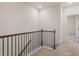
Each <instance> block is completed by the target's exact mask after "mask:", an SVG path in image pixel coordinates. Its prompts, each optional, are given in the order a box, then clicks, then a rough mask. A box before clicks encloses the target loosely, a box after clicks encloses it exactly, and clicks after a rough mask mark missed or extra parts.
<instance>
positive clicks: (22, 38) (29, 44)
mask: <svg viewBox="0 0 79 59" xmlns="http://www.w3.org/2000/svg"><path fill="white" fill-rule="evenodd" d="M44 32H47V33H54V39H52V40H53V44H52V46H53V49H56V46H55V30H54V31H45V30H43V29H42V30H41V31H33V32H26V33H18V34H11V35H3V36H0V42H1V45H0V46H1V51H2V53H1V52H0V55H2V56H22V55H23V56H24V55H30V54H31V53H32V51H33V49H34V48H38V47H39V46H44V40H43V35H44V34H43V33H44ZM37 36H38V37H37ZM39 36H40V37H39ZM36 37H37V38H36ZM36 43H37V44H36ZM38 43H39V44H38ZM36 45H37V47H36Z"/></svg>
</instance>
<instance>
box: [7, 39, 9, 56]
mask: <svg viewBox="0 0 79 59" xmlns="http://www.w3.org/2000/svg"><path fill="white" fill-rule="evenodd" d="M7 56H9V37H7Z"/></svg>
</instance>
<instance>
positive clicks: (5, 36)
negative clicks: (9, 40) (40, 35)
mask: <svg viewBox="0 0 79 59" xmlns="http://www.w3.org/2000/svg"><path fill="white" fill-rule="evenodd" d="M36 32H40V31H32V32H24V33H17V34H9V35H2V36H0V38H4V37H10V36H16V35H22V34H28V33H36Z"/></svg>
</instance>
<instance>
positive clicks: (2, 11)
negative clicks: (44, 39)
mask: <svg viewBox="0 0 79 59" xmlns="http://www.w3.org/2000/svg"><path fill="white" fill-rule="evenodd" d="M38 19H39V12H38V10H36V9H35V8H32V7H30V6H28V5H26V4H25V3H12V2H10V3H0V35H7V34H15V33H21V32H28V31H36V30H39V21H38ZM35 36H36V38H35V37H34V36H33V35H32V37H33V39H34V38H35V40H34V42H32V43H35V41H36V39H37V38H38V39H37V40H39V39H40V38H39V37H38V36H39V34H36V35H35ZM9 40H10V41H9V54H10V55H11V53H10V52H11V39H9ZM19 40H20V41H21V39H19ZM17 42H18V39H17ZM23 43H24V40H23ZM39 43H40V42H39ZM20 44H21V43H20ZM4 45H5V51H4V52H5V53H4V54H5V55H7V39H6V38H5V44H4ZM13 45H14V46H13V48H14V47H15V39H13ZM23 45H24V44H23ZM36 45H37V43H36ZM16 46H17V47H18V44H17V45H16ZM23 47H24V46H23ZM17 49H18V48H17ZM13 51H15V49H13ZM1 53H2V40H1V39H0V55H2V54H1ZM14 53H15V52H13V55H14ZM16 53H17V54H18V50H17V52H16Z"/></svg>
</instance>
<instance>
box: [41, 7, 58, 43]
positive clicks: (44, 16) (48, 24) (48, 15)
mask: <svg viewBox="0 0 79 59" xmlns="http://www.w3.org/2000/svg"><path fill="white" fill-rule="evenodd" d="M40 28H41V29H44V30H52V31H53V30H54V29H56V40H57V41H56V42H58V41H59V40H60V7H59V6H55V7H51V8H47V9H44V10H42V11H40ZM52 36H53V35H52Z"/></svg>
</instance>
